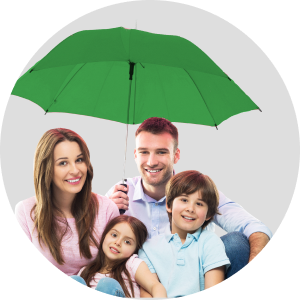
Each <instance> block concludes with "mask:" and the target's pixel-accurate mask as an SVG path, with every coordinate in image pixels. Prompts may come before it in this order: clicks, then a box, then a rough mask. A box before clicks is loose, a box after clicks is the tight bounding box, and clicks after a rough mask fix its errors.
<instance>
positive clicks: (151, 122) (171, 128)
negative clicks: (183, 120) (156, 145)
mask: <svg viewBox="0 0 300 300" xmlns="http://www.w3.org/2000/svg"><path fill="white" fill-rule="evenodd" d="M142 131H146V132H150V133H152V134H161V133H164V132H168V133H170V134H171V136H172V137H173V139H174V152H175V151H176V149H177V147H178V130H177V128H176V127H175V125H173V124H172V123H171V122H170V121H169V120H167V119H164V118H158V117H152V118H149V119H146V120H145V121H144V122H143V123H142V124H141V125H140V126H139V128H138V129H137V131H136V132H135V137H137V136H138V135H139V134H140V133H141V132H142Z"/></svg>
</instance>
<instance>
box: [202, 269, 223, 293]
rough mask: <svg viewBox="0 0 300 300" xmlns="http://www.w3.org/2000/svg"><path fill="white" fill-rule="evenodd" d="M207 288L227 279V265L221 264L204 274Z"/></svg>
mask: <svg viewBox="0 0 300 300" xmlns="http://www.w3.org/2000/svg"><path fill="white" fill-rule="evenodd" d="M204 278H205V285H204V286H205V289H208V288H210V287H212V286H214V285H216V284H218V283H220V282H222V281H223V280H224V279H225V266H221V267H218V268H215V269H211V270H209V271H207V272H206V273H205V275H204Z"/></svg>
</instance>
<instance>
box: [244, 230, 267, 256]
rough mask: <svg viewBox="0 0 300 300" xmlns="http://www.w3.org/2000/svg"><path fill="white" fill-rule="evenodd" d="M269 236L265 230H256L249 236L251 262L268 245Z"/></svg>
mask: <svg viewBox="0 0 300 300" xmlns="http://www.w3.org/2000/svg"><path fill="white" fill-rule="evenodd" d="M269 240H270V239H269V237H268V236H267V235H266V234H265V233H263V232H254V233H252V234H251V235H250V236H249V244H250V256H249V262H250V261H251V260H252V259H253V258H254V257H255V256H256V255H257V254H258V253H259V252H260V251H261V250H262V249H263V248H264V247H265V246H266V245H267V243H268V242H269Z"/></svg>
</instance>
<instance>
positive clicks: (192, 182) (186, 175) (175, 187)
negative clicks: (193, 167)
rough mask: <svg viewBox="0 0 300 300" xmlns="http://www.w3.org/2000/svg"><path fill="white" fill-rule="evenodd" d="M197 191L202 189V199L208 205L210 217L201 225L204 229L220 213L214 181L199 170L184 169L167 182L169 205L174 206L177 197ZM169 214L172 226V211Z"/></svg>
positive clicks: (208, 215)
mask: <svg viewBox="0 0 300 300" xmlns="http://www.w3.org/2000/svg"><path fill="white" fill-rule="evenodd" d="M196 191H201V195H202V201H204V202H205V203H206V204H207V206H208V211H207V217H208V218H210V219H209V220H207V221H205V222H204V223H203V225H202V226H201V227H202V229H204V228H205V227H206V226H207V225H208V224H209V223H210V222H211V221H212V217H213V216H214V215H215V214H218V215H220V213H219V211H218V206H219V192H218V190H217V187H216V185H215V184H214V182H213V181H212V180H211V179H210V178H209V177H208V176H207V175H204V174H201V173H200V172H198V171H184V172H180V173H178V174H176V175H175V176H173V177H172V178H171V179H170V180H169V182H168V183H167V186H166V202H167V206H168V207H169V208H172V205H173V201H174V199H175V198H177V197H179V196H181V195H182V194H186V195H190V194H193V193H195V192H196ZM168 215H169V220H170V225H171V226H172V213H169V212H168Z"/></svg>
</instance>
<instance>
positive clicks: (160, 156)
mask: <svg viewBox="0 0 300 300" xmlns="http://www.w3.org/2000/svg"><path fill="white" fill-rule="evenodd" d="M134 158H135V162H136V164H137V167H138V169H139V172H140V174H141V176H142V179H143V184H144V185H145V184H146V185H150V186H162V185H166V183H167V182H168V180H169V179H170V178H171V177H172V174H173V165H174V164H176V163H177V161H178V160H179V158H180V151H179V149H178V148H177V149H176V151H175V153H174V139H173V137H172V136H171V134H169V133H168V132H163V133H161V134H152V133H150V132H146V131H142V132H141V133H139V135H138V136H137V137H136V149H135V150H134Z"/></svg>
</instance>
